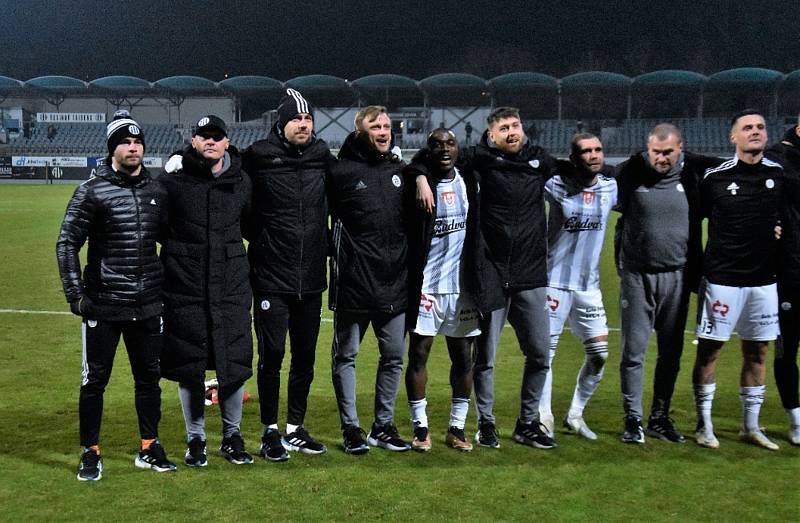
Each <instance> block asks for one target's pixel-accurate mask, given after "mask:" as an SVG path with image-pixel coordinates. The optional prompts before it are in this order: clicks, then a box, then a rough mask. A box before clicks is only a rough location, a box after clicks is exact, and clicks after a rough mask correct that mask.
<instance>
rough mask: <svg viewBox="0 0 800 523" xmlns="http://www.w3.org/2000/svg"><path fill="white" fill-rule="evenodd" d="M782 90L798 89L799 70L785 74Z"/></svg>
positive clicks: (799, 84) (799, 86)
mask: <svg viewBox="0 0 800 523" xmlns="http://www.w3.org/2000/svg"><path fill="white" fill-rule="evenodd" d="M783 88H784V89H798V88H800V69H798V70H797V71H792V72H791V73H789V74H787V75H786V76H785V77H784V79H783Z"/></svg>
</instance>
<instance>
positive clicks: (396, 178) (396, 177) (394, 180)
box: [392, 174, 402, 187]
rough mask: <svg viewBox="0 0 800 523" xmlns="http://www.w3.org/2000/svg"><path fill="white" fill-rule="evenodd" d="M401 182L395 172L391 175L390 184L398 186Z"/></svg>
mask: <svg viewBox="0 0 800 523" xmlns="http://www.w3.org/2000/svg"><path fill="white" fill-rule="evenodd" d="M401 183H402V182H401V181H400V177H399V176H397V175H396V174H395V175H394V176H392V184H394V186H395V187H400V184H401Z"/></svg>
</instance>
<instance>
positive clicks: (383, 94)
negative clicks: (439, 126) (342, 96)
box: [350, 74, 424, 106]
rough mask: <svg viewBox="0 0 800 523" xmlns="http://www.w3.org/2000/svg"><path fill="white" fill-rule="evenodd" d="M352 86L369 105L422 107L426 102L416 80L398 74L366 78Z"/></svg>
mask: <svg viewBox="0 0 800 523" xmlns="http://www.w3.org/2000/svg"><path fill="white" fill-rule="evenodd" d="M350 85H351V86H352V87H353V89H355V91H356V93H358V97H359V99H360V100H361V101H362V102H363V103H367V104H382V105H395V106H399V105H420V104H422V103H423V100H424V98H423V95H422V91H421V90H420V88H419V85H418V84H417V82H416V80H413V79H411V78H409V77H407V76H401V75H398V74H373V75H371V76H364V77H362V78H359V79H358V80H353V81H352V82H350Z"/></svg>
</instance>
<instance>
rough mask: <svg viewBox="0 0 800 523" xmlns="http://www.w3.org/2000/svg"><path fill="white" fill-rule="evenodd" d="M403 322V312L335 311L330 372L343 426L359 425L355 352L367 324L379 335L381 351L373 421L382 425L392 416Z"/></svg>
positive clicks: (399, 372)
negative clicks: (391, 313)
mask: <svg viewBox="0 0 800 523" xmlns="http://www.w3.org/2000/svg"><path fill="white" fill-rule="evenodd" d="M405 322H406V315H405V313H401V314H395V315H389V314H384V313H377V312H372V313H356V312H344V311H335V312H334V315H333V329H334V334H333V348H332V375H333V388H334V391H335V392H336V401H337V403H338V406H339V417H340V418H341V422H342V428H344V427H345V426H348V425H355V426H361V425H360V424H359V421H358V413H357V411H356V355H358V349H359V346H360V345H361V340H363V339H364V334H366V332H367V328H368V327H369V324H370V323H372V330H373V332H374V333H375V337H377V338H378V350H379V351H380V359H379V360H378V373H377V376H376V378H375V423H377V424H378V425H385V424H387V423H391V422H392V420H393V419H394V406H395V400H396V398H397V391H398V389H399V387H400V378H401V376H402V374H403V356H404V355H405V350H406V346H405V335H406V325H405Z"/></svg>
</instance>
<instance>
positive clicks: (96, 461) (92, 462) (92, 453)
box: [78, 447, 103, 481]
mask: <svg viewBox="0 0 800 523" xmlns="http://www.w3.org/2000/svg"><path fill="white" fill-rule="evenodd" d="M102 477H103V459H102V458H101V457H100V454H98V453H97V451H96V450H95V449H93V448H90V447H87V448H85V449H83V453H82V454H81V462H80V463H79V464H78V481H100V479H101V478H102Z"/></svg>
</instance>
